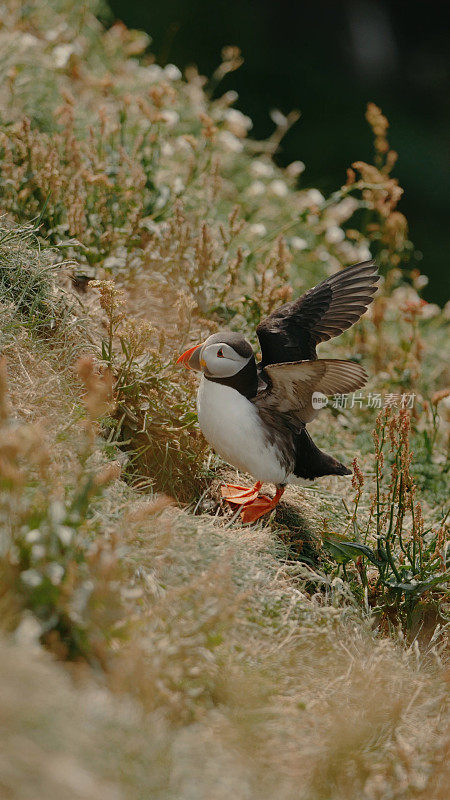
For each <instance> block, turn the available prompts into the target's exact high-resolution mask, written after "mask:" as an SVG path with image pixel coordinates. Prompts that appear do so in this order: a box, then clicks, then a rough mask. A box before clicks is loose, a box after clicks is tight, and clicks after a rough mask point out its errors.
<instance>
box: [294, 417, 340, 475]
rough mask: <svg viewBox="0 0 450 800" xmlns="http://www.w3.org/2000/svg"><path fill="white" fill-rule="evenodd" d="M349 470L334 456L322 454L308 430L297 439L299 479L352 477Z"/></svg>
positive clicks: (296, 453) (295, 470)
mask: <svg viewBox="0 0 450 800" xmlns="http://www.w3.org/2000/svg"><path fill="white" fill-rule="evenodd" d="M351 474H352V471H351V469H348V468H347V467H346V466H344V464H341V462H340V461H337V459H336V458H333V456H329V455H328V454H327V453H324V452H322V450H319V448H318V447H317V446H316V445H315V444H314V442H313V440H312V439H311V437H310V435H309V433H308V431H307V430H306V428H303V430H302V431H301V432H300V433H299V434H298V436H297V439H296V451H295V468H294V475H296V476H297V477H298V478H309V480H313V479H314V478H320V477H322V475H351Z"/></svg>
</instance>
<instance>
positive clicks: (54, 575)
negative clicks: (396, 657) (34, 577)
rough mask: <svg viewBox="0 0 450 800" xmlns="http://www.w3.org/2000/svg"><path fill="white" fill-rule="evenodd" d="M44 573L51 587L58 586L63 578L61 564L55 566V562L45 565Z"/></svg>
mask: <svg viewBox="0 0 450 800" xmlns="http://www.w3.org/2000/svg"><path fill="white" fill-rule="evenodd" d="M46 572H47V575H48V577H49V578H50V581H51V583H53V586H58V585H59V584H60V583H61V581H62V579H63V576H64V567H62V566H61V564H57V562H56V561H52V562H51V564H47V570H46Z"/></svg>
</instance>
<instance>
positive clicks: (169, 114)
mask: <svg viewBox="0 0 450 800" xmlns="http://www.w3.org/2000/svg"><path fill="white" fill-rule="evenodd" d="M161 117H162V119H163V120H164V122H166V123H167V126H168V127H169V128H173V127H174V126H175V125H176V124H177V122H178V121H179V119H180V115H179V114H178V112H177V111H173V110H172V109H169V108H166V109H165V110H164V111H161Z"/></svg>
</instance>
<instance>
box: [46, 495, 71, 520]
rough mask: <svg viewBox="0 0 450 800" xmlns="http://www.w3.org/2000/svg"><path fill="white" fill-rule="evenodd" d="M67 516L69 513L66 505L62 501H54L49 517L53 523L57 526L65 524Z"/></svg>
mask: <svg viewBox="0 0 450 800" xmlns="http://www.w3.org/2000/svg"><path fill="white" fill-rule="evenodd" d="M66 515H67V511H66V507H65V505H64V503H61V501H60V500H54V501H53V503H52V504H51V505H50V508H49V517H50V519H51V520H52V522H54V523H56V524H58V523H59V522H63V520H65V518H66Z"/></svg>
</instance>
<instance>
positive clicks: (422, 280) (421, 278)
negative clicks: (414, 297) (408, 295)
mask: <svg viewBox="0 0 450 800" xmlns="http://www.w3.org/2000/svg"><path fill="white" fill-rule="evenodd" d="M428 281H429V278H428V276H427V275H418V276H417V278H416V280H415V281H414V283H415V284H416V286H417V288H418V289H423V288H424V287H425V286H428Z"/></svg>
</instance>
